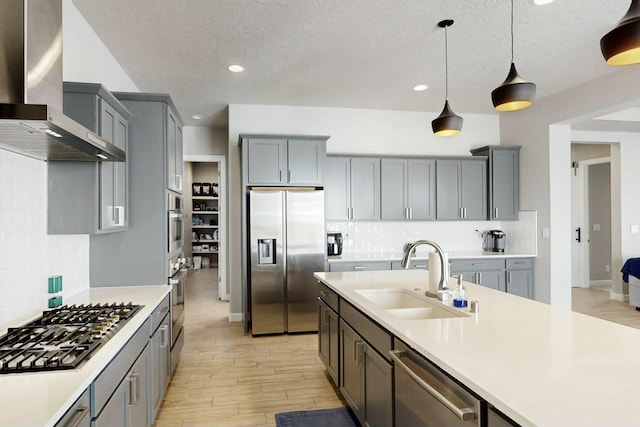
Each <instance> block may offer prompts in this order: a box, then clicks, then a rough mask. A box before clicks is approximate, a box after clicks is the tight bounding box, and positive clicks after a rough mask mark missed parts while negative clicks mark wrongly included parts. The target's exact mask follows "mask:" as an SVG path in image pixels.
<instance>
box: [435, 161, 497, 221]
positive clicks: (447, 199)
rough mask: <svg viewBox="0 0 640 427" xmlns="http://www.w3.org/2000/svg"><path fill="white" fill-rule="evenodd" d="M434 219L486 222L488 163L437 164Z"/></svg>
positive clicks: (447, 162) (457, 162)
mask: <svg viewBox="0 0 640 427" xmlns="http://www.w3.org/2000/svg"><path fill="white" fill-rule="evenodd" d="M436 218H437V219H439V220H486V219H487V162H486V158H480V157H479V158H478V159H477V160H475V159H474V160H449V159H438V160H436Z"/></svg>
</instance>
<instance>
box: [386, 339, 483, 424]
mask: <svg viewBox="0 0 640 427" xmlns="http://www.w3.org/2000/svg"><path fill="white" fill-rule="evenodd" d="M404 354H406V353H405V352H404V351H399V350H391V351H390V352H389V355H390V356H391V359H392V360H393V362H394V364H395V366H397V367H399V368H400V369H402V370H403V371H404V372H405V373H406V374H407V375H409V377H411V379H412V380H414V381H415V382H416V383H417V384H418V385H419V386H420V387H421V388H422V389H423V390H424V391H426V392H427V393H429V394H430V395H431V396H433V397H434V398H435V399H436V400H437V401H438V402H440V403H442V404H443V405H444V406H446V407H447V408H448V409H449V410H450V411H451V412H453V413H454V414H455V415H456V416H457V417H458V418H460V419H461V420H462V421H470V420H474V419H476V418H477V416H476V413H475V412H474V411H473V409H471V408H458V407H457V406H456V405H455V404H454V403H453V402H451V401H450V400H449V399H447V398H446V397H444V396H443V395H442V394H440V392H439V391H438V390H436V389H434V388H433V387H432V386H431V385H429V384H428V383H427V382H426V381H424V380H423V379H422V378H420V377H419V376H418V375H416V373H415V372H413V371H412V370H411V369H410V368H409V367H408V366H407V365H406V364H405V363H404V362H403V361H402V360H401V359H400V357H402V355H404Z"/></svg>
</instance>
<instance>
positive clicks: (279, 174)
mask: <svg viewBox="0 0 640 427" xmlns="http://www.w3.org/2000/svg"><path fill="white" fill-rule="evenodd" d="M278 181H280V182H282V171H281V170H279V171H278Z"/></svg>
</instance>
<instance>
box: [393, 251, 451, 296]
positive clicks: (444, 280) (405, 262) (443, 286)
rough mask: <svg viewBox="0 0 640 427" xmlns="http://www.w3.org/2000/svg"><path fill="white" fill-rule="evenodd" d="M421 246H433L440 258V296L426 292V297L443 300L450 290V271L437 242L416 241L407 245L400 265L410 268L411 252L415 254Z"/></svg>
mask: <svg viewBox="0 0 640 427" xmlns="http://www.w3.org/2000/svg"><path fill="white" fill-rule="evenodd" d="M420 245H429V246H431V247H432V248H433V249H435V250H436V253H437V254H438V256H439V257H440V282H439V283H438V294H437V295H433V294H431V293H430V292H429V291H427V292H425V295H426V296H428V297H438V298H440V299H442V294H443V293H444V292H445V291H448V290H449V283H448V277H449V271H448V269H447V267H448V266H447V265H446V262H445V260H444V252H443V251H442V248H440V246H439V245H438V244H437V243H436V242H433V241H431V240H416V241H415V242H413V243H411V244H410V245H407V246H406V248H405V250H404V255H403V256H402V261H400V265H401V266H402V267H404V268H409V261H410V258H411V252H413V250H414V249H415V248H416V247H418V246H420Z"/></svg>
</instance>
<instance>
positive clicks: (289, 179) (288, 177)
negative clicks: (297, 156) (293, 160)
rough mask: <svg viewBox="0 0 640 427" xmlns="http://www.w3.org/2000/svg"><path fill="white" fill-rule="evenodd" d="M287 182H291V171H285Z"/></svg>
mask: <svg viewBox="0 0 640 427" xmlns="http://www.w3.org/2000/svg"><path fill="white" fill-rule="evenodd" d="M287 182H291V171H290V170H288V171H287Z"/></svg>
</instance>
